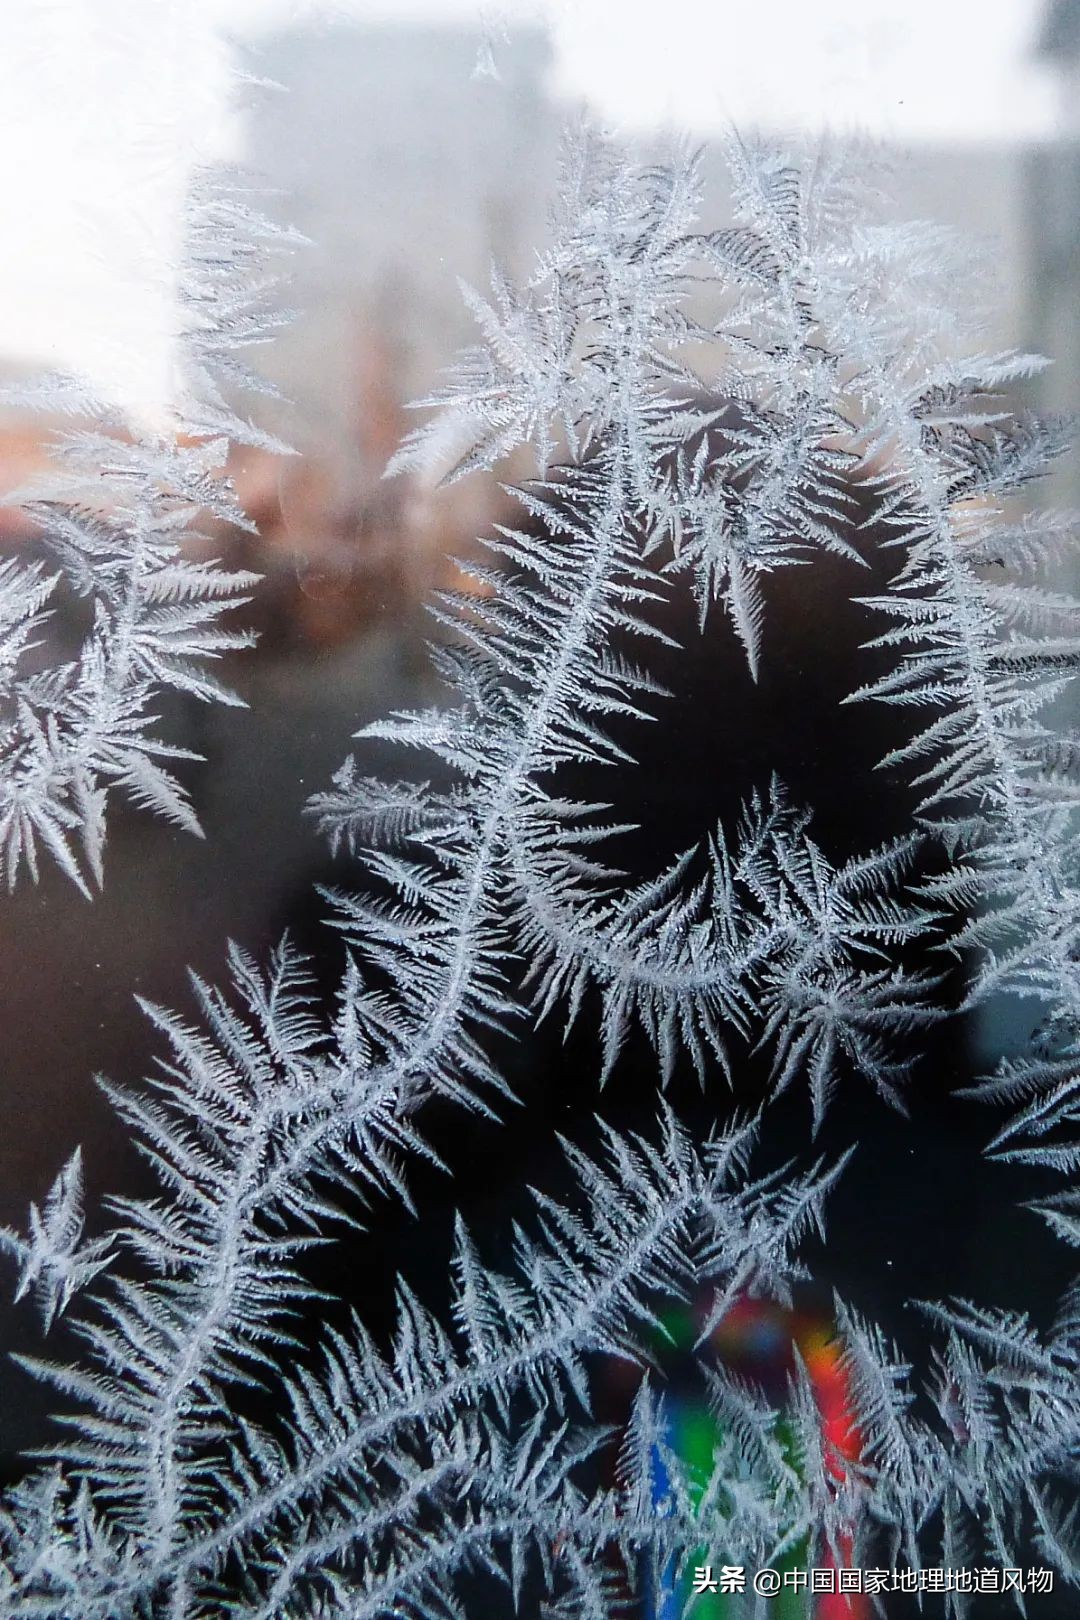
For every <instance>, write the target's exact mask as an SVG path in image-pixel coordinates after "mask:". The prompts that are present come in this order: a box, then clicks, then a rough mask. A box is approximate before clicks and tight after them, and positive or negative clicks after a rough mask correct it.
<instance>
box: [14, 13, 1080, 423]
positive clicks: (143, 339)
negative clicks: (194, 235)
mask: <svg viewBox="0 0 1080 1620" xmlns="http://www.w3.org/2000/svg"><path fill="white" fill-rule="evenodd" d="M1042 10H1043V0H502V3H499V0H496V3H494V4H484V3H483V0H4V51H3V53H2V56H0V199H2V201H3V206H4V208H5V209H6V210H7V212H8V220H9V223H8V229H7V230H6V231H5V233H4V234H5V252H4V255H3V259H2V261H0V358H3V357H8V356H15V357H18V358H21V359H33V360H34V361H35V362H39V363H45V364H52V365H55V366H58V367H76V368H80V369H82V370H84V371H88V372H90V373H92V374H93V376H94V378H95V380H96V381H97V383H98V384H99V385H100V386H103V387H106V388H108V389H109V390H110V391H111V392H112V393H114V394H115V395H117V397H119V398H122V399H124V400H126V401H129V402H135V401H138V400H140V399H143V398H156V397H158V396H159V395H160V394H161V392H162V390H163V389H165V388H166V386H167V384H166V378H167V373H168V363H169V339H168V333H169V326H170V320H169V315H168V311H169V308H170V305H169V298H170V288H169V274H168V270H169V265H170V264H171V263H172V262H173V259H174V256H175V248H176V239H177V212H178V204H179V201H180V198H181V197H182V195H183V191H184V186H185V184H186V180H187V175H188V173H189V170H190V166H191V164H192V163H193V162H197V161H200V160H205V159H207V158H211V157H213V156H215V155H218V154H220V153H222V152H223V151H226V150H228V149H229V148H230V147H233V148H234V149H235V147H236V141H237V132H236V129H235V126H230V123H229V120H228V116H227V95H228V89H227V86H228V62H229V56H228V45H227V37H226V36H227V34H228V33H229V32H230V31H231V32H234V33H236V34H237V35H238V36H240V37H250V36H251V35H255V34H258V33H260V32H263V31H265V30H267V29H272V28H276V27H281V26H283V25H285V24H288V23H290V22H291V23H296V22H298V21H299V22H303V23H305V24H306V25H307V26H310V27H321V26H326V25H327V24H329V23H333V22H335V21H340V20H342V19H343V18H354V19H357V20H360V21H363V20H364V19H380V20H383V21H385V20H388V19H402V18H405V17H409V18H414V19H415V18H428V19H431V20H432V21H439V22H443V23H447V22H458V23H461V24H464V25H467V26H470V27H472V28H476V27H477V26H478V25H485V26H487V27H488V28H489V29H490V31H491V36H492V39H493V42H494V45H495V52H496V57H497V52H498V36H499V33H500V30H501V29H502V28H503V27H504V26H505V27H507V28H509V29H511V30H512V29H513V27H514V26H515V25H520V24H521V23H525V22H533V23H542V24H543V25H544V26H545V27H547V28H548V30H549V31H550V34H551V37H552V42H553V47H554V79H553V84H552V89H553V90H554V91H556V92H560V93H563V94H565V95H568V96H573V97H578V98H581V97H584V98H586V99H587V100H588V101H590V102H591V103H592V105H593V106H594V107H595V108H596V110H597V111H598V113H599V114H600V115H601V116H602V117H603V118H604V119H605V120H607V121H609V122H612V123H614V124H616V125H623V126H636V127H641V126H649V125H650V124H654V123H656V122H668V123H672V124H675V125H677V126H680V127H690V128H696V129H700V130H708V129H710V128H719V127H722V126H724V125H726V124H728V123H730V122H731V121H734V122H736V123H738V124H740V125H752V124H766V125H768V124H780V125H784V126H792V125H796V126H801V127H811V128H813V127H819V126H821V125H823V124H828V125H830V126H831V127H833V128H840V129H846V128H859V129H863V130H866V131H869V132H871V133H873V134H876V135H881V136H885V137H887V138H891V139H896V140H900V141H911V142H918V141H923V140H931V141H963V142H977V141H1009V140H1020V139H1028V138H1032V137H1037V136H1039V135H1041V134H1045V133H1048V132H1049V130H1050V129H1051V127H1052V117H1053V107H1054V99H1053V96H1052V95H1051V93H1050V87H1049V85H1048V82H1047V78H1046V75H1045V73H1043V72H1041V71H1039V70H1038V69H1037V68H1036V67H1035V66H1034V65H1033V64H1032V61H1031V57H1030V48H1031V43H1032V40H1033V38H1034V36H1035V34H1036V32H1037V28H1038V21H1039V18H1040V16H1041V14H1042Z"/></svg>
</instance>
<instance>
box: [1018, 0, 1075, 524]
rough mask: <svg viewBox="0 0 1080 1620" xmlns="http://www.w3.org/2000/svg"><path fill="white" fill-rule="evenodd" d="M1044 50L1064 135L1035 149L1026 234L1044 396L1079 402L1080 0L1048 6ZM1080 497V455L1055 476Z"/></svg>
mask: <svg viewBox="0 0 1080 1620" xmlns="http://www.w3.org/2000/svg"><path fill="white" fill-rule="evenodd" d="M1038 52H1039V55H1040V56H1041V57H1042V59H1043V60H1044V61H1045V62H1046V63H1047V64H1048V65H1049V66H1050V67H1051V68H1052V70H1053V72H1054V75H1055V77H1056V79H1057V81H1058V109H1059V110H1058V122H1059V129H1060V135H1059V138H1058V139H1057V140H1056V141H1054V142H1053V143H1050V144H1047V145H1044V146H1040V147H1038V148H1036V149H1035V150H1033V151H1032V152H1031V153H1030V154H1029V158H1028V169H1027V182H1028V183H1027V188H1026V204H1027V206H1026V209H1025V219H1024V223H1025V227H1026V229H1025V241H1026V243H1027V247H1028V252H1029V255H1030V277H1031V279H1030V289H1031V290H1030V308H1031V328H1032V343H1033V345H1034V347H1036V348H1037V349H1039V350H1041V351H1042V353H1044V354H1047V355H1049V356H1050V357H1051V358H1052V359H1053V361H1054V364H1053V366H1052V367H1051V368H1050V370H1049V371H1048V372H1047V373H1046V374H1045V376H1044V377H1043V378H1042V379H1041V380H1040V404H1041V405H1042V406H1043V407H1044V408H1047V409H1051V410H1060V411H1068V412H1075V411H1076V410H1077V409H1080V0H1052V3H1051V4H1050V5H1048V6H1047V9H1046V13H1045V16H1044V21H1043V28H1042V33H1041V35H1040V37H1039V41H1038ZM1057 488H1058V491H1060V493H1061V495H1062V498H1063V499H1065V500H1067V501H1068V503H1069V504H1070V505H1076V504H1080V457H1078V456H1077V455H1076V454H1073V455H1072V456H1071V457H1070V459H1069V461H1068V464H1067V465H1066V466H1064V467H1063V469H1062V472H1061V475H1060V476H1059V478H1058V480H1057Z"/></svg>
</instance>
